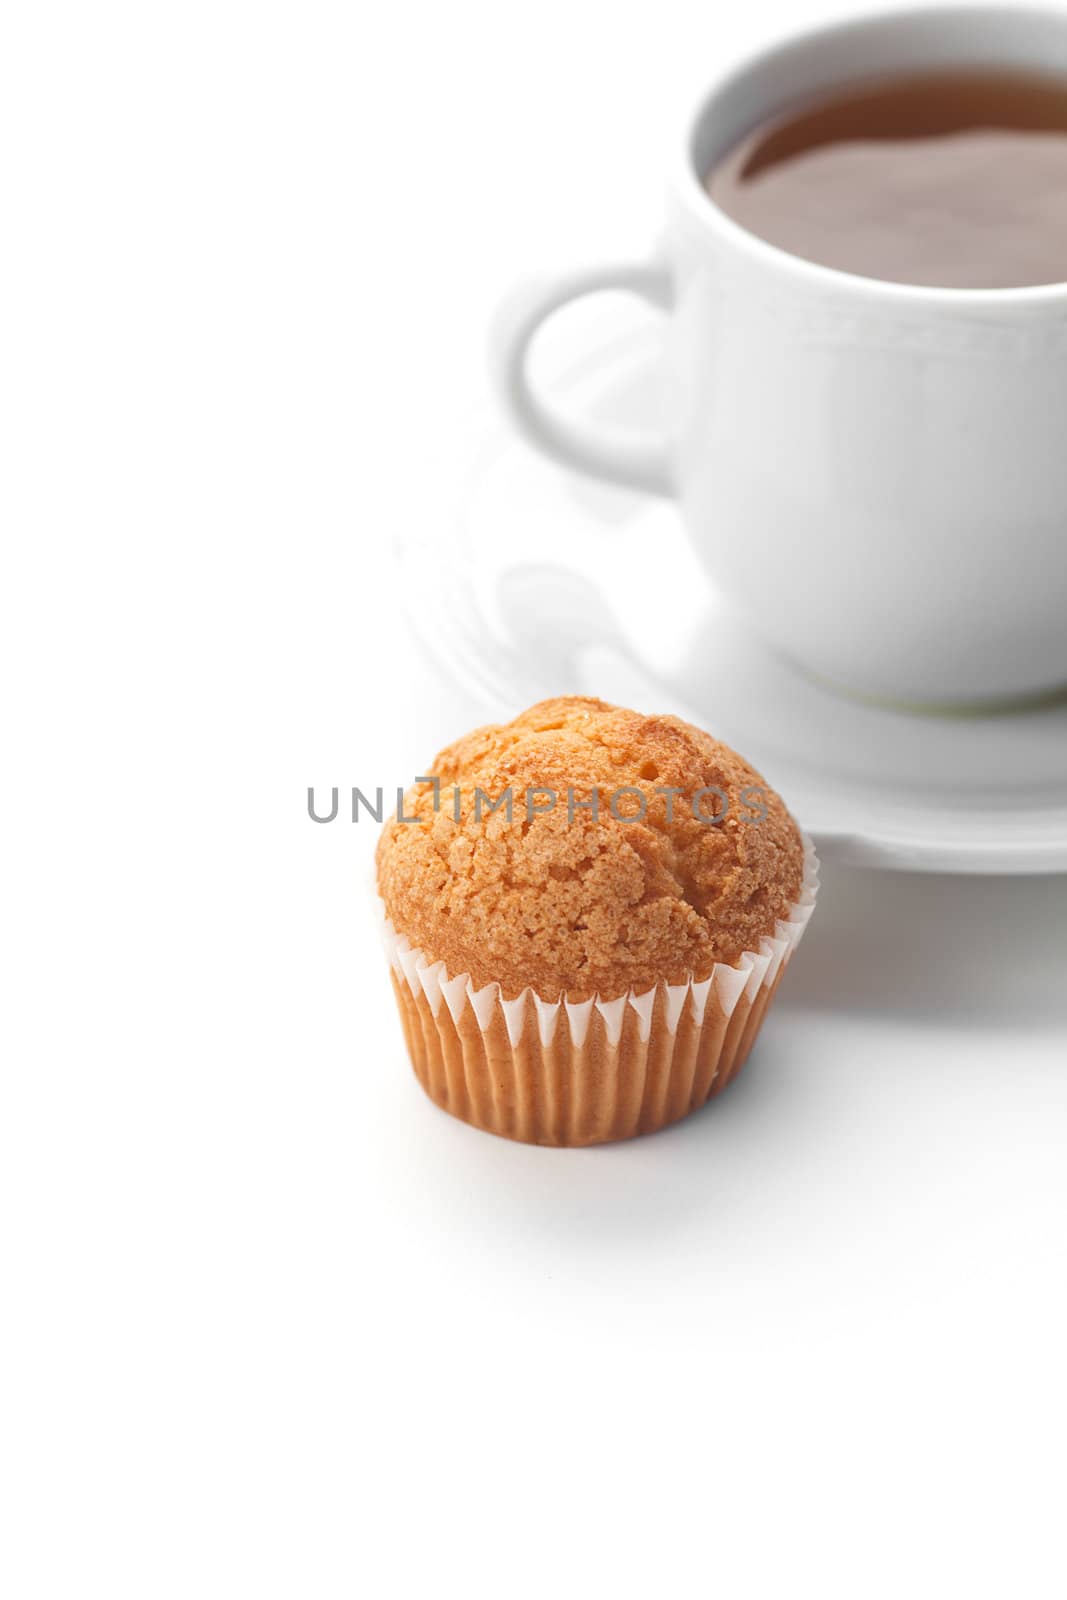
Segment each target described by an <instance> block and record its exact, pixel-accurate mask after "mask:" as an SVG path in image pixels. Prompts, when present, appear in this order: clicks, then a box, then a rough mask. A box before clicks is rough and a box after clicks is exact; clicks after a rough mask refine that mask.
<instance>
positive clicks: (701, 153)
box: [494, 9, 1067, 705]
mask: <svg viewBox="0 0 1067 1600" xmlns="http://www.w3.org/2000/svg"><path fill="white" fill-rule="evenodd" d="M953 66H960V67H966V68H980V67H994V68H995V67H1013V68H1036V69H1039V70H1041V71H1043V72H1050V71H1058V72H1062V73H1064V74H1067V13H1062V12H1061V13H1055V12H1047V11H1030V10H1023V9H1020V10H1014V9H1013V10H1008V9H1003V10H1001V9H997V10H988V9H975V10H972V9H954V10H929V11H918V12H909V13H898V14H896V15H887V16H879V17H874V18H868V19H864V20H860V21H855V22H850V23H846V24H844V25H839V26H833V27H827V28H823V29H820V30H818V31H816V32H812V33H807V34H805V35H803V36H801V37H797V38H795V39H793V40H791V41H789V42H787V43H785V44H782V45H780V46H778V47H777V48H774V49H771V50H768V51H766V52H765V53H763V54H761V55H759V56H756V57H755V58H753V59H751V60H749V61H748V62H747V63H746V64H745V65H743V66H741V67H740V68H739V69H737V70H736V71H734V72H732V73H731V74H730V75H729V76H728V77H726V78H725V79H724V80H723V81H722V82H720V83H719V84H718V85H716V87H714V88H713V89H712V90H711V91H710V93H708V94H707V95H705V97H704V99H703V101H702V102H701V105H700V107H699V110H698V111H697V114H696V116H695V117H694V118H693V119H692V120H691V121H690V123H689V126H688V132H687V136H686V139H685V143H684V147H683V149H682V151H681V154H680V157H679V159H678V160H677V163H676V170H675V172H674V175H673V181H672V183H671V198H670V209H669V213H668V222H667V227H666V230H665V233H664V238H663V243H662V246H661V249H660V251H659V252H658V253H657V254H656V256H655V258H654V259H651V260H649V261H647V262H643V263H639V264H632V265H607V266H603V267H594V268H591V269H587V270H584V271H580V272H575V273H572V274H570V275H569V276H561V277H558V278H556V279H554V280H553V281H551V282H548V283H539V284H536V285H533V286H528V287H526V288H523V289H520V290H519V291H517V293H516V295H515V296H514V297H513V298H512V300H511V301H510V302H509V303H508V304H507V306H506V307H505V308H504V310H503V312H502V314H501V317H500V318H499V320H498V323H497V326H496V330H495V336H494V365H495V368H496V376H497V379H498V384H499V388H500V390H501V393H502V394H503V396H504V398H505V402H506V404H507V406H508V408H509V409H510V412H511V415H512V417H513V419H514V421H515V423H516V425H517V426H518V427H519V429H520V430H521V431H522V432H523V433H524V434H525V435H526V437H527V438H529V439H530V440H531V441H532V442H533V443H534V444H536V445H538V446H540V448H541V449H542V450H544V451H546V452H547V453H548V454H549V455H551V456H554V457H555V458H556V459H557V460H558V461H561V462H563V463H565V464H566V465H567V466H569V467H574V468H578V469H580V470H581V471H584V472H587V473H592V474H594V475H595V476H597V477H599V478H602V479H607V480H608V481H610V482H614V483H618V484H624V485H627V486H630V487H633V488H637V489H643V490H649V491H652V492H654V493H657V494H664V495H671V496H676V497H677V499H678V501H679V504H680V508H681V512H682V516H683V518H684V520H685V524H686V527H687V529H688V531H689V534H690V536H691V538H692V540H693V543H694V545H695V547H696V550H697V552H698V553H699V555H700V557H701V559H702V561H703V563H704V564H705V565H706V567H707V569H708V571H709V573H710V574H711V576H712V578H713V580H714V583H715V585H716V587H717V588H718V589H719V590H721V591H722V592H723V593H724V594H725V595H727V596H728V597H730V598H731V599H732V600H733V601H734V602H735V603H736V604H737V605H739V606H741V607H742V608H744V610H745V611H746V612H747V613H748V615H749V616H750V618H751V620H752V622H753V624H754V625H755V626H757V627H758V628H759V629H760V630H761V632H763V633H764V634H765V635H766V636H767V637H768V638H769V639H770V640H771V642H772V643H774V644H776V645H778V646H779V647H780V649H781V650H783V651H784V652H786V653H787V654H788V655H790V656H791V657H793V658H794V659H795V660H796V661H797V662H799V663H801V664H803V665H804V666H805V667H807V668H808V670H809V671H812V672H814V673H816V674H818V675H820V676H821V677H823V678H825V679H828V680H830V681H831V682H834V683H837V684H840V685H841V686H843V687H845V688H848V689H851V690H853V691H856V692H859V693H863V694H869V695H874V696H879V697H885V698H888V699H891V700H895V701H906V702H911V703H918V704H926V705H933V704H947V705H953V704H968V703H969V704H978V703H983V702H989V701H998V700H1010V699H1014V698H1019V697H1026V696H1030V695H1034V694H1038V693H1042V692H1044V691H1047V690H1050V689H1053V688H1055V687H1058V686H1060V685H1064V684H1067V282H1065V283H1062V284H1053V285H1049V286H1042V287H1038V288H1024V289H988V290H982V289H978V290H976V289H959V290H955V289H940V288H921V287H912V286H909V285H906V284H899V283H888V282H882V281H880V280H876V279H873V278H862V277H858V276H855V275H853V274H851V273H847V272H838V271H836V270H834V269H833V268H830V267H824V266H819V265H816V264H814V263H812V262H809V261H804V260H801V259H800V258H798V257H796V256H793V255H790V254H788V253H787V252H785V251H783V250H780V249H778V248H776V247H775V246H773V245H770V244H767V243H765V242H764V241H763V240H761V239H759V238H757V237H756V236H755V235H753V234H751V233H749V232H747V230H745V229H744V228H742V227H740V226H738V224H737V223H735V222H732V221H731V220H730V218H729V217H727V216H726V215H725V214H724V213H723V212H722V211H720V210H719V208H718V207H717V206H716V205H715V204H714V202H713V201H712V200H711V199H710V198H709V197H708V195H707V193H706V192H705V190H704V187H703V183H702V179H703V177H704V175H705V174H706V173H707V172H708V170H709V169H710V168H711V167H712V166H713V165H714V163H715V162H716V160H717V159H718V158H719V157H720V156H722V155H724V154H725V153H726V152H727V151H728V150H729V149H730V148H731V147H732V146H733V145H734V144H735V143H736V142H737V141H738V140H739V139H741V138H742V137H743V136H744V135H746V134H747V133H749V132H750V131H751V130H752V129H753V128H754V127H756V126H757V125H758V124H760V123H762V122H764V121H766V120H768V119H770V118H772V117H774V116H776V115H778V114H779V113H781V112H782V111H783V110H786V109H788V108H789V107H790V106H791V105H793V104H796V103H799V102H803V101H805V100H808V99H810V98H812V97H815V96H819V95H820V94H823V93H825V92H827V91H833V90H835V89H838V88H840V87H842V86H845V85H849V84H854V83H856V82H857V81H860V80H862V79H863V78H864V77H870V76H872V75H873V76H879V75H886V74H892V73H901V72H908V71H911V70H914V69H924V68H930V69H935V70H936V69H939V68H945V67H953ZM1064 276H1065V278H1067V269H1065V274H1064ZM616 289H624V290H630V291H633V292H634V293H635V294H637V295H640V296H643V297H644V298H646V299H647V300H649V301H651V302H652V303H653V304H655V305H656V306H658V307H660V308H662V310H663V311H664V312H666V313H667V315H668V319H669V325H668V328H667V338H666V355H665V359H666V361H667V363H668V374H667V376H668V380H669V381H668V383H667V385H666V388H667V393H668V395H669V397H670V398H669V406H668V411H669V415H668V416H667V417H666V418H665V427H664V434H663V437H662V438H648V439H635V438H632V437H630V438H627V437H620V436H617V435H615V434H613V433H611V432H610V431H607V430H605V429H604V428H601V427H596V426H594V425H592V424H591V423H588V422H582V421H580V420H575V419H573V418H570V417H566V416H564V415H562V414H559V413H558V412H557V411H556V410H554V409H553V408H552V406H551V405H550V404H549V403H548V402H547V401H546V400H545V399H544V398H542V397H541V396H539V395H538V394H537V393H535V391H534V390H533V388H532V387H531V385H530V382H529V379H528V373H527V357H528V352H529V347H530V343H531V340H532V339H533V336H534V334H535V333H536V331H537V328H538V327H539V325H540V324H541V323H542V322H543V321H544V320H545V318H546V317H548V316H549V315H550V314H551V313H552V312H553V311H555V310H556V309H557V308H558V307H561V306H563V305H565V304H566V303H567V302H569V301H571V300H575V299H578V298H580V297H582V296H585V295H590V294H595V293H597V292H599V291H602V290H616Z"/></svg>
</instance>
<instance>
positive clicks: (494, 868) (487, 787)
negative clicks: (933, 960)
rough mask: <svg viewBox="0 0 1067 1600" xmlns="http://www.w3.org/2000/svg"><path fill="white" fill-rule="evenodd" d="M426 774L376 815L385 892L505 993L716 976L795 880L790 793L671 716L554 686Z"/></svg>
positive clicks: (755, 935) (451, 968) (751, 945)
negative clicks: (552, 696)
mask: <svg viewBox="0 0 1067 1600" xmlns="http://www.w3.org/2000/svg"><path fill="white" fill-rule="evenodd" d="M432 776H433V778H434V779H435V780H436V781H435V782H426V783H419V784H417V785H416V786H415V788H414V789H412V790H410V791H409V792H408V794H407V796H406V797H405V803H404V816H405V818H413V819H414V820H413V821H400V820H399V819H392V820H390V821H389V822H388V823H387V824H386V826H385V828H384V829H383V831H382V835H381V838H380V839H379V841H378V851H377V864H378V888H379V892H380V893H381V896H382V899H383V900H384V902H385V908H386V912H387V914H388V916H389V919H390V921H391V922H392V924H393V926H394V928H395V929H396V930H397V932H398V933H403V934H406V935H407V936H408V938H409V939H410V941H411V943H412V945H413V946H415V947H416V948H419V949H422V950H423V951H425V953H426V955H427V956H428V957H429V959H430V960H431V961H444V963H445V966H446V968H447V970H448V973H449V975H450V976H452V977H456V976H458V975H459V974H460V973H464V972H465V973H468V974H469V975H470V977H471V979H472V981H473V983H474V984H475V986H476V987H479V988H480V987H482V986H483V985H484V984H487V983H492V982H498V983H499V984H500V985H501V988H502V990H503V993H504V997H505V998H506V999H513V998H515V997H516V996H517V995H519V994H520V993H521V992H522V990H523V989H525V988H526V987H527V985H529V986H531V987H532V988H533V989H535V990H536V991H537V993H538V994H539V995H540V996H541V997H542V998H543V999H545V1000H555V999H558V998H559V996H560V995H561V994H566V995H567V997H568V998H569V999H571V1000H583V999H588V998H589V997H590V996H591V995H593V994H596V993H599V994H600V995H601V997H602V998H605V999H608V998H614V997H617V996H619V995H621V994H624V993H625V992H626V991H627V990H628V989H630V988H631V987H632V988H634V989H635V990H636V991H637V992H639V993H640V992H641V991H643V990H646V989H649V988H651V987H653V985H655V984H656V983H658V982H660V981H661V980H666V981H667V982H670V983H679V982H684V981H685V979H686V978H687V977H690V976H692V977H694V978H696V979H697V980H700V979H703V978H706V977H708V976H709V974H710V972H711V969H712V967H713V966H714V965H715V963H716V962H717V961H724V962H734V961H736V959H737V958H738V956H740V955H741V954H742V953H743V952H744V951H745V950H755V949H757V948H758V946H759V942H760V939H761V938H762V936H763V935H764V934H770V933H773V931H774V925H775V922H776V921H777V919H778V918H780V917H783V916H785V915H786V914H787V913H788V911H789V910H790V908H791V906H792V905H793V904H794V902H795V901H796V899H797V897H798V895H799V893H800V887H801V878H802V875H803V856H804V852H803V845H802V842H801V837H800V832H799V830H798V828H797V825H796V823H795V822H794V821H793V819H792V817H791V816H790V815H789V812H788V811H787V810H786V808H785V806H784V805H783V804H782V801H781V800H780V799H779V797H778V796H777V794H775V793H774V791H773V790H772V789H770V788H768V787H767V785H766V784H765V783H764V782H763V780H762V778H761V777H760V775H759V773H758V772H755V771H754V770H753V769H752V768H751V767H750V766H749V765H748V764H747V762H745V761H742V759H741V757H740V756H738V755H736V754H735V753H734V751H733V750H731V749H729V747H728V746H727V745H724V744H720V743H719V742H718V740H716V739H713V738H712V737H711V736H710V734H707V733H703V732H701V730H700V729H699V728H695V727H693V726H692V725H691V724H690V723H688V722H683V721H682V720H681V719H680V718H678V717H666V716H665V717H645V716H640V715H639V714H638V713H637V712H635V711H625V710H622V709H621V708H620V707H618V706H612V705H607V704H606V703H605V702H604V701H603V700H594V699H587V698H584V697H580V696H568V697H565V698H561V699H557V700H544V701H542V702H541V703H540V704H539V705H536V706H531V708H530V709H529V710H528V711H524V712H523V713H522V715H521V716H518V717H516V718H515V719H514V721H512V722H508V723H504V724H503V725H501V726H491V727H485V728H478V729H476V730H475V731H474V732H473V733H469V734H467V735H466V737H465V738H462V739H457V740H456V742H455V743H454V744H451V745H449V746H448V748H447V749H445V750H442V751H441V753H440V755H439V756H438V757H437V760H436V761H435V762H434V765H433V769H432ZM594 791H595V794H594ZM553 797H554V798H553ZM494 803H495V809H491V807H493V805H494ZM594 806H595V814H594V809H593V808H594ZM509 811H510V816H509ZM457 814H458V820H457Z"/></svg>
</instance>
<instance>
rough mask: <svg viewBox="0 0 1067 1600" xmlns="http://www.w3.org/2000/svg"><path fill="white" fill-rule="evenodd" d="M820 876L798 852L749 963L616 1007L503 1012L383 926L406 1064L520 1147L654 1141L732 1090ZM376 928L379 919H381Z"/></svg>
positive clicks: (554, 1004)
mask: <svg viewBox="0 0 1067 1600" xmlns="http://www.w3.org/2000/svg"><path fill="white" fill-rule="evenodd" d="M818 883H819V863H818V858H817V856H816V854H815V848H814V846H813V845H812V843H811V841H810V839H807V838H805V839H804V873H803V879H802V882H801V889H800V894H799V896H798V898H797V900H796V903H795V904H794V906H793V907H792V909H791V910H790V911H789V914H788V915H787V916H786V917H784V918H783V919H781V920H780V921H778V922H776V923H775V929H774V933H773V935H765V936H764V938H762V939H761V940H760V943H759V948H758V949H757V950H751V951H745V952H744V954H743V955H741V956H739V957H738V959H737V961H736V962H734V963H733V965H731V966H727V965H725V964H724V963H722V962H720V963H718V964H717V965H716V966H715V967H714V968H713V969H712V972H711V974H710V976H709V977H707V978H704V979H702V980H701V981H700V982H697V981H695V980H694V979H692V978H690V979H687V980H686V982H684V983H677V984H671V983H659V984H657V985H655V986H654V987H653V988H651V989H648V990H645V991H644V992H643V993H635V992H634V990H633V989H631V990H629V991H628V993H626V994H624V995H620V996H618V997H616V998H613V999H603V998H601V996H600V995H599V994H598V995H595V996H594V997H593V998H592V999H591V1000H582V1001H577V1002H574V1001H570V1000H568V999H567V998H566V997H565V996H564V997H563V998H562V999H560V1000H553V1001H547V1000H543V999H542V998H541V996H540V995H539V994H537V993H536V992H535V991H534V990H533V989H532V988H527V989H525V990H524V991H523V992H522V994H521V995H519V996H518V998H517V999H514V1000H505V999H504V998H503V996H502V993H501V990H500V986H499V984H497V983H489V984H486V985H485V986H484V987H483V988H480V989H476V988H475V987H474V985H473V984H472V983H471V980H470V978H469V976H468V975H467V974H466V973H459V974H457V975H456V976H454V977H450V976H449V974H448V972H447V971H446V969H445V964H444V962H443V961H434V960H433V959H432V958H431V957H430V956H428V955H427V954H426V953H425V952H424V951H422V950H416V949H413V948H412V946H411V943H410V940H409V939H408V938H407V937H406V935H404V934H398V933H397V932H396V930H395V929H394V928H393V926H392V924H391V923H390V922H389V921H388V919H387V918H386V919H385V920H384V927H383V942H384V945H385V950H386V954H387V955H388V957H389V961H390V964H391V967H392V979H393V988H394V991H395V993H396V999H397V1004H398V1006H399V1008H400V1019H401V1022H402V1024H403V1028H404V1037H405V1040H406V1042H407V1047H408V1054H409V1055H410V1057H411V1064H412V1066H413V1067H414V1069H415V1075H416V1077H417V1078H418V1080H419V1082H420V1083H421V1084H422V1086H423V1088H424V1089H425V1090H426V1093H427V1094H428V1095H429V1096H430V1099H431V1100H433V1101H434V1102H435V1103H436V1104H437V1105H439V1106H441V1107H442V1108H443V1109H444V1110H445V1111H450V1112H451V1113H452V1115H453V1116H456V1117H460V1118H461V1119H462V1120H463V1121H464V1122H469V1123H472V1124H473V1126H474V1127H476V1128H483V1129H485V1130H486V1131H487V1132H489V1133H497V1134H501V1135H503V1136H504V1137H505V1138H509V1139H519V1140H522V1141H524V1142H525V1143H527V1144H547V1145H590V1144H603V1143H605V1142H607V1141H609V1140H614V1139H629V1138H632V1137H633V1136H634V1135H635V1134H639V1133H653V1132H654V1131H655V1130H656V1129H657V1128H664V1127H666V1126H667V1125H668V1124H669V1123H672V1122H677V1121H679V1120H680V1119H681V1118H682V1117H684V1116H687V1115H688V1113H689V1112H690V1111H694V1110H696V1108H697V1107H698V1106H702V1105H703V1104H704V1103H705V1101H706V1100H708V1099H710V1098H711V1097H712V1096H713V1095H717V1094H720V1093H721V1092H722V1090H723V1089H725V1087H726V1085H727V1084H728V1083H730V1082H732V1081H733V1079H734V1078H736V1076H737V1074H738V1073H739V1072H740V1070H741V1068H742V1066H743V1065H744V1063H745V1060H746V1058H747V1056H748V1053H749V1051H750V1050H751V1048H752V1045H753V1043H754V1041H755V1038H756V1035H757V1034H758V1032H759V1029H760V1025H761V1023H762V1021H763V1018H764V1015H765V1013H766V1010H767V1007H768V1005H769V1004H770V1001H771V999H772V998H773V995H774V992H775V990H776V989H777V987H778V984H779V982H780V981H781V977H782V973H783V972H784V971H785V968H786V967H787V965H788V964H789V960H790V958H791V956H792V954H793V952H794V950H795V949H796V947H797V945H798V944H799V943H800V940H801V937H802V936H803V933H804V929H805V928H806V927H807V924H808V920H809V918H810V917H811V913H812V911H813V910H814V907H815V897H816V893H817V891H818ZM383 918H384V909H383Z"/></svg>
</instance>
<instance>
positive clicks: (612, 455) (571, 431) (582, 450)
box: [490, 261, 674, 495]
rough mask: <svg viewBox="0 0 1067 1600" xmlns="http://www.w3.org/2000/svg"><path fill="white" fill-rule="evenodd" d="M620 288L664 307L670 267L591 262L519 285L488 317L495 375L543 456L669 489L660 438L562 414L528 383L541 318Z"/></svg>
mask: <svg viewBox="0 0 1067 1600" xmlns="http://www.w3.org/2000/svg"><path fill="white" fill-rule="evenodd" d="M619 289H621V290H624V291H628V292H629V293H632V294H636V295H640V296H641V298H642V299H645V300H648V301H650V302H651V303H652V304H653V305H654V306H658V307H659V308H660V309H661V310H662V311H669V310H670V309H671V304H672V301H673V290H672V283H671V276H670V272H669V270H668V268H667V267H666V266H664V265H662V264H661V263H659V262H652V261H650V262H646V263H643V264H642V263H635V264H632V265H628V266H627V265H620V266H604V267H590V268H587V269H586V270H585V271H581V272H571V273H567V274H566V275H564V276H563V277H558V278H552V279H548V280H538V281H536V282H533V283H528V284H523V285H520V286H519V287H518V288H517V289H516V290H515V291H514V293H513V294H512V295H510V296H509V298H508V299H507V300H506V301H505V302H504V304H503V305H502V306H501V308H500V310H499V312H498V313H497V316H496V318H495V320H494V324H493V330H492V337H491V342H490V356H491V361H492V366H493V375H494V378H495V381H496V386H497V389H498V391H499V393H500V396H501V399H502V400H503V402H504V406H505V408H506V410H507V411H508V413H509V415H510V417H511V419H512V421H513V422H514V424H515V426H516V428H517V429H518V430H519V432H520V433H521V434H522V435H523V437H524V438H526V439H528V440H529V441H530V443H531V444H533V445H536V446H537V448H538V449H540V450H543V451H544V453H545V454H546V455H548V456H551V457H553V458H554V459H555V460H556V461H561V462H562V463H563V464H564V466H567V467H576V468H577V469H578V470H579V471H580V472H587V473H589V474H591V475H592V476H593V477H594V478H602V479H605V480H606V481H607V482H608V483H615V484H622V485H624V486H625V487H626V488H628V489H643V490H645V491H646V492H648V493H651V494H662V495H671V494H673V493H674V485H673V481H672V473H671V466H670V456H669V451H668V447H667V443H666V441H665V440H657V439H634V438H631V437H627V436H625V435H622V436H620V435H618V434H615V433H613V432H612V431H611V430H610V429H609V428H598V427H595V426H594V425H592V424H591V423H587V422H580V421H577V420H572V419H571V418H568V417H564V416H561V415H559V414H558V413H557V412H556V411H554V410H553V409H552V407H551V406H549V405H548V404H546V402H545V401H544V400H542V399H541V398H540V397H539V396H538V395H537V394H536V393H535V392H534V390H533V388H532V387H531V385H530V380H529V374H528V372H527V358H528V355H529V350H530V345H531V343H532V342H533V338H534V335H535V334H536V332H537V330H538V328H539V327H540V326H541V324H542V323H543V322H544V321H545V320H546V318H548V317H550V316H551V315H552V313H553V312H554V311H558V310H559V309H560V308H561V307H562V306H565V305H567V304H569V303H570V301H572V300H581V299H584V298H585V296H586V295H592V294H600V293H602V292H603V291H604V290H619Z"/></svg>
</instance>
